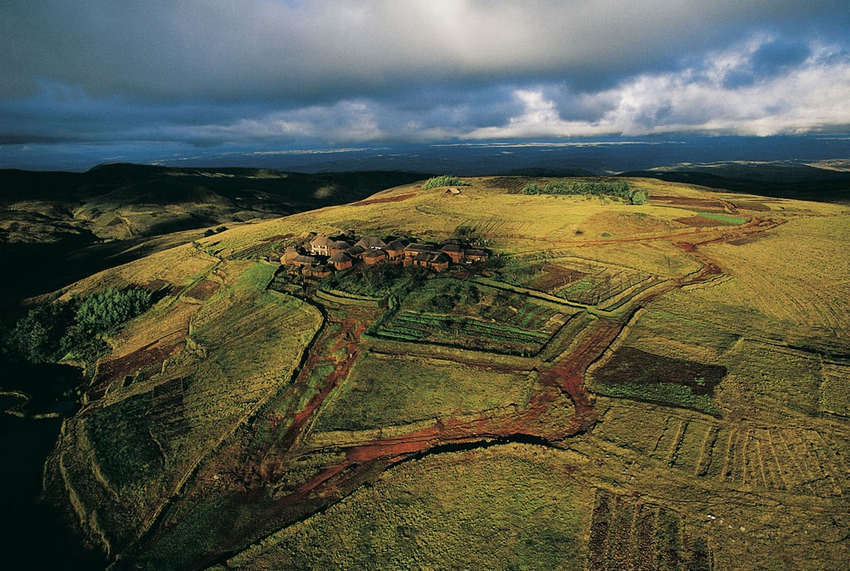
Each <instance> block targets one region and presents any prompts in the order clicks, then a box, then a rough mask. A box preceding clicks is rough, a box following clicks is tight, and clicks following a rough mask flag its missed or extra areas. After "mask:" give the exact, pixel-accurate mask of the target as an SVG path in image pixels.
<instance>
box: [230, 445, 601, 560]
mask: <svg viewBox="0 0 850 571" xmlns="http://www.w3.org/2000/svg"><path fill="white" fill-rule="evenodd" d="M562 462H563V461H562V460H561V455H560V454H559V453H555V452H548V451H546V450H543V449H537V448H536V447H528V446H519V445H510V446H500V447H498V448H496V449H488V450H480V451H474V452H457V453H449V454H441V455H439V456H431V457H428V458H425V459H422V460H417V461H414V462H408V463H406V464H404V465H402V466H400V467H398V468H396V469H393V470H392V471H390V472H388V473H387V474H385V475H384V477H382V479H381V480H379V481H378V482H377V483H376V484H375V485H374V486H369V487H364V488H361V489H360V490H358V491H357V492H355V493H354V494H352V495H351V496H350V497H349V498H347V499H345V500H343V501H342V502H340V503H339V504H337V505H335V506H333V507H331V508H330V509H328V510H327V511H326V512H324V513H322V514H320V515H317V516H314V517H311V518H309V519H307V520H306V521H304V522H302V523H299V524H296V525H294V526H291V527H289V528H286V529H284V530H282V531H280V532H278V533H276V534H275V535H273V536H271V537H270V538H268V539H267V540H266V541H264V542H263V543H262V544H259V545H257V546H255V547H252V548H250V549H248V550H246V551H244V552H242V553H241V554H239V555H237V556H236V557H234V558H233V559H232V560H231V562H230V563H231V565H232V566H235V567H240V568H252V569H267V568H290V569H292V568H341V567H345V568H394V569H400V568H423V567H425V568H478V569H484V568H486V569H528V568H540V569H551V568H556V567H557V568H563V569H584V566H585V558H586V544H585V540H584V537H583V535H584V529H585V527H586V526H587V524H588V520H589V516H590V510H591V507H592V502H593V495H592V489H590V488H586V487H584V486H582V485H581V484H579V483H578V482H576V481H575V480H573V479H571V478H570V477H569V476H567V475H565V474H563V473H561V472H559V467H560V466H561V465H562Z"/></svg>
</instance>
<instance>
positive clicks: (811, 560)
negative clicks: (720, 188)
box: [46, 177, 850, 569]
mask: <svg viewBox="0 0 850 571" xmlns="http://www.w3.org/2000/svg"><path fill="white" fill-rule="evenodd" d="M528 180H529V179H525V178H523V179H510V178H505V177H500V178H476V179H465V182H467V183H468V185H466V186H462V187H460V188H461V192H460V193H459V194H455V193H447V192H446V191H445V188H433V189H429V190H425V189H423V187H422V183H421V182H419V183H412V184H407V185H402V186H399V187H396V188H392V189H388V190H385V191H382V192H379V193H377V194H375V195H373V196H371V197H369V198H368V199H366V200H362V201H359V202H355V203H352V204H346V205H338V206H329V207H325V208H321V209H318V210H313V211H309V212H302V213H298V214H294V215H291V216H286V217H283V218H276V219H271V220H267V221H262V222H257V223H254V224H245V225H239V226H234V227H232V228H229V229H228V230H226V231H222V232H220V233H217V234H215V235H212V236H207V237H200V238H197V239H196V240H194V242H193V243H186V244H183V245H179V246H176V247H173V248H169V249H164V250H162V251H159V252H157V253H155V254H153V255H151V256H147V257H144V258H141V259H138V260H135V261H132V262H130V263H128V264H125V265H122V266H120V267H117V268H113V269H109V270H105V271H102V272H99V273H96V274H94V275H91V276H89V277H87V278H86V279H83V280H80V281H78V282H76V283H74V284H73V285H71V286H69V287H67V288H63V289H62V290H61V291H60V292H58V295H60V296H62V297H63V298H66V297H69V296H72V295H80V294H85V293H90V292H95V291H99V290H101V289H103V288H105V287H110V286H114V287H123V286H126V285H129V284H136V285H142V286H144V285H148V286H150V285H151V284H155V285H156V286H157V287H159V288H164V289H165V290H166V291H167V292H168V293H167V295H166V296H165V297H163V298H162V299H161V300H160V301H159V302H158V303H157V304H156V305H155V306H154V307H153V308H152V309H151V310H149V311H148V312H147V313H145V314H143V315H141V316H140V317H138V318H136V319H134V320H133V321H131V322H130V323H129V324H127V325H126V326H124V327H123V328H122V329H120V330H116V331H113V332H111V333H110V334H109V335H108V338H107V339H106V340H107V342H108V343H109V345H110V351H109V353H108V354H107V355H106V356H105V357H103V358H102V359H101V360H100V362H99V363H98V366H97V369H96V371H94V372H91V371H90V373H93V374H91V377H90V381H89V384H88V385H87V387H86V399H87V404H86V406H85V407H84V408H83V410H82V411H81V412H80V413H79V414H77V415H76V416H75V417H73V418H71V419H69V420H68V421H67V422H66V426H65V430H64V431H63V434H62V437H61V439H60V441H59V443H58V444H57V447H56V449H55V450H54V453H53V454H52V456H51V458H50V461H49V463H48V466H47V471H46V473H47V482H48V489H49V490H50V492H51V495H52V497H54V498H56V501H57V503H58V504H59V505H60V506H63V507H64V509H66V510H67V512H68V513H69V514H70V515H71V517H72V518H73V519H74V520H76V522H77V524H78V526H79V527H80V528H81V529H82V530H83V531H84V533H85V534H86V535H87V537H88V539H89V541H91V542H93V543H95V544H98V545H100V546H101V547H102V548H105V549H108V550H109V554H110V556H111V557H113V558H115V557H119V556H120V557H121V559H120V563H121V565H125V564H126V565H127V566H140V567H142V568H157V569H162V568H206V567H210V566H216V565H222V566H223V565H226V566H227V567H228V568H234V567H239V568H250V569H264V568H268V569H271V568H281V567H288V568H309V567H325V566H376V567H406V566H413V567H416V566H425V567H494V568H515V567H516V568H551V567H562V568H593V569H596V568H627V567H628V566H629V565H631V564H633V562H637V563H636V564H635V565H636V566H640V567H641V568H650V569H655V568H657V569H668V568H693V569H727V568H741V567H743V568H752V567H759V566H763V567H767V568H781V567H787V566H791V567H795V568H824V569H828V568H841V567H842V566H843V562H845V561H847V560H848V558H850V545H848V542H847V541H846V537H844V536H845V535H846V529H847V527H848V525H850V519H848V516H847V514H848V513H850V509H848V507H850V506H848V504H847V500H846V498H847V492H848V490H850V479H848V474H850V408H848V400H847V398H846V394H847V387H848V383H850V320H848V316H850V307H848V303H850V301H848V300H850V291H848V289H847V280H846V276H847V275H850V267H848V260H847V256H845V255H843V254H842V252H844V250H845V248H846V244H847V240H848V239H850V236H848V235H847V231H846V228H848V227H850V225H848V222H850V211H848V209H847V207H845V206H842V205H840V204H828V203H823V202H805V201H799V200H790V199H782V198H775V197H774V198H765V197H761V196H756V195H734V196H733V195H729V194H727V193H722V192H715V191H712V190H709V189H706V188H699V187H694V186H690V185H681V184H678V183H673V182H667V181H662V180H656V179H650V178H626V179H625V180H626V181H627V182H628V184H629V186H630V188H632V189H636V190H642V191H645V192H647V194H648V197H649V200H648V202H647V203H646V204H642V205H635V204H630V203H628V202H627V201H620V200H613V199H611V198H606V197H590V196H588V197H585V196H569V195H526V194H521V193H517V192H516V189H517V188H521V186H517V184H515V183H516V182H517V181H520V182H522V183H523V184H525V183H526V182H527V181H528ZM548 180H550V179H538V180H537V183H538V184H545V183H546V182H547V181H548ZM309 231H314V232H318V233H327V234H336V233H342V232H345V231H355V232H356V233H357V234H358V235H376V236H381V237H386V236H389V235H393V236H412V237H416V238H417V239H421V240H427V239H431V240H438V239H444V238H448V237H450V236H452V235H457V234H463V235H466V236H474V238H475V240H476V241H477V242H478V243H480V244H484V245H486V247H487V248H489V249H490V250H491V251H492V253H493V258H494V261H493V262H492V263H490V264H488V265H487V266H485V267H480V268H477V269H475V270H470V269H468V268H457V267H455V268H452V269H450V270H448V271H447V272H446V273H443V274H440V275H435V274H432V275H427V276H425V279H410V280H408V281H404V280H401V282H400V283H402V282H403V286H404V287H401V286H398V287H395V288H394V289H393V287H392V286H391V285H390V286H385V287H384V288H383V289H382V288H376V287H370V288H365V287H364V288H362V290H361V289H358V288H354V287H351V286H352V280H358V279H360V280H363V279H366V278H364V277H362V276H363V274H358V273H356V272H352V273H349V274H347V277H346V278H345V279H342V280H340V279H338V280H336V282H334V285H331V282H330V281H319V280H312V281H311V280H307V281H303V282H302V281H300V280H299V279H298V278H293V277H286V275H285V274H284V273H279V272H278V271H277V267H276V265H274V264H271V263H269V262H265V261H262V260H263V258H264V257H265V256H268V255H270V254H274V253H279V252H280V251H282V249H283V248H285V247H286V246H288V245H291V244H293V243H295V242H297V241H298V240H299V236H303V235H305V233H306V232H309ZM358 276H360V277H358ZM340 284H341V285H340ZM813 284H817V285H816V286H815V285H813ZM337 286H339V287H341V288H343V289H345V288H346V287H347V288H349V289H350V290H351V291H349V292H348V293H347V292H346V291H340V290H338V289H335V288H336V287H337ZM472 286H474V292H473V289H472ZM354 290H357V291H356V292H354ZM367 290H368V291H369V292H370V295H363V293H364V292H366V291H367ZM352 292H354V293H356V294H357V295H353V294H352ZM390 295H392V296H393V297H392V298H390ZM441 296H442V297H441ZM445 298H450V299H451V300H452V303H451V304H449V305H447V304H446V302H445ZM435 300H436V301H435ZM459 324H463V325H459ZM815 538H817V540H818V541H817V542H815Z"/></svg>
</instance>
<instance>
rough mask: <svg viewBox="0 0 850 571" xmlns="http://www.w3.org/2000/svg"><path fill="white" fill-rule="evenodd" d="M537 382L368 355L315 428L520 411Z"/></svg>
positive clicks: (434, 362)
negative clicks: (514, 408)
mask: <svg viewBox="0 0 850 571" xmlns="http://www.w3.org/2000/svg"><path fill="white" fill-rule="evenodd" d="M534 383H535V379H534V376H533V375H532V374H530V373H529V374H519V373H503V372H498V371H493V370H487V369H479V368H474V367H470V366H462V365H459V364H458V363H453V362H450V361H439V360H428V359H415V358H401V357H391V356H383V355H378V354H366V355H364V356H362V357H361V358H360V359H359V360H358V361H357V363H356V364H355V366H354V368H353V369H352V371H351V373H350V374H349V376H348V378H347V379H346V380H345V381H344V383H343V384H342V386H341V387H340V388H339V389H338V390H337V392H336V393H335V394H334V396H333V398H332V399H331V400H330V401H329V402H328V403H327V404H326V406H324V407H323V408H322V410H321V411H320V414H319V416H318V418H317V420H316V424H315V426H314V430H316V431H325V430H363V429H368V428H376V427H379V426H384V425H392V424H407V423H411V422H415V421H419V420H424V419H429V418H434V417H439V416H447V415H452V414H465V413H470V412H476V411H480V410H486V409H491V408H495V407H499V406H507V405H510V404H516V405H519V406H520V407H522V406H524V405H525V404H526V403H527V401H528V398H529V397H530V395H531V392H532V389H533V388H534Z"/></svg>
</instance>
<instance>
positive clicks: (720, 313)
mask: <svg viewBox="0 0 850 571" xmlns="http://www.w3.org/2000/svg"><path fill="white" fill-rule="evenodd" d="M834 208H835V207H834ZM848 242H850V225H848V224H847V223H846V218H841V217H837V216H822V217H807V218H804V219H791V220H789V221H788V222H787V223H786V224H783V225H782V226H779V227H778V228H775V229H773V230H772V231H771V232H770V233H768V234H767V235H765V236H764V237H761V238H759V239H758V240H755V241H753V242H749V243H746V244H743V245H734V244H708V245H706V246H703V249H704V251H705V253H706V254H708V255H709V256H711V257H712V258H714V259H716V260H717V261H718V263H719V264H720V266H721V267H722V268H723V270H724V272H726V273H728V274H729V275H730V276H731V277H732V279H730V280H726V281H723V282H722V283H718V284H715V285H711V286H710V287H701V288H695V289H691V290H688V291H681V290H680V291H675V292H671V293H670V294H669V295H666V296H664V297H662V298H660V299H659V300H657V302H656V305H657V307H660V308H664V309H666V310H668V311H669V312H671V313H675V314H677V315H687V316H690V317H691V318H692V319H697V320H700V321H702V322H704V323H710V324H713V325H715V326H718V327H721V328H723V329H726V330H729V331H735V332H741V333H747V334H748V335H751V336H753V337H767V338H770V339H773V340H777V341H778V340H781V341H785V342H790V343H792V344H797V345H814V346H816V347H818V346H819V347H822V348H823V349H826V350H827V351H829V352H839V353H841V352H845V353H846V347H847V346H848V344H850V323H848V321H847V319H846V316H847V315H850V282H848V281H847V280H846V279H844V278H843V277H842V276H848V275H850V256H847V255H846V245H847V243H848ZM842 347H843V349H842Z"/></svg>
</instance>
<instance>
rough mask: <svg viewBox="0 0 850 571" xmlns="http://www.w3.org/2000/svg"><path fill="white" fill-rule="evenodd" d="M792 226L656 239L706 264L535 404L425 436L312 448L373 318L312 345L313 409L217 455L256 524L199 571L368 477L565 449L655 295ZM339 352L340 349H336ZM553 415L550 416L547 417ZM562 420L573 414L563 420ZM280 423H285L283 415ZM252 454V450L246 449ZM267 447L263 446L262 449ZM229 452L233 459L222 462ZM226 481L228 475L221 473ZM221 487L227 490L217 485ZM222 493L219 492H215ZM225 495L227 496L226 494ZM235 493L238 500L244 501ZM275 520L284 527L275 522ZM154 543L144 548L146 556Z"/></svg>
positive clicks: (595, 339)
mask: <svg viewBox="0 0 850 571" xmlns="http://www.w3.org/2000/svg"><path fill="white" fill-rule="evenodd" d="M784 222H785V221H784V220H775V219H767V218H753V219H752V220H750V221H749V222H747V223H746V224H743V225H740V226H736V227H724V228H722V229H717V230H714V231H711V232H708V231H705V232H700V233H699V234H698V235H695V234H693V233H687V234H683V233H675V234H670V235H668V236H666V237H663V238H662V237H658V236H652V237H647V238H646V239H645V240H652V241H655V240H659V239H665V238H666V239H668V240H670V241H671V242H672V243H674V244H675V245H676V246H677V247H678V248H680V249H681V250H682V251H683V252H686V253H687V255H689V256H691V257H692V258H694V259H695V260H696V261H698V262H699V264H700V268H699V269H698V270H697V271H695V272H693V273H691V274H689V275H687V276H684V277H680V278H675V279H669V280H667V281H666V282H664V283H663V285H662V287H658V288H653V289H652V291H649V292H646V293H644V294H642V295H640V294H639V295H638V296H637V297H635V298H633V299H632V300H631V301H630V303H629V307H628V309H627V310H626V311H624V312H622V313H621V314H620V316H618V317H602V318H599V319H597V320H595V321H594V322H592V323H591V324H590V325H589V326H587V327H586V328H585V329H584V330H583V331H582V332H581V333H580V334H579V337H578V338H577V339H576V340H575V341H574V343H573V345H572V349H571V350H570V352H569V353H568V354H567V355H566V356H565V357H563V358H562V359H560V360H559V361H557V362H555V363H553V364H551V366H550V367H549V368H547V369H545V370H541V371H538V373H539V379H540V384H541V385H542V387H543V389H542V390H541V391H539V392H538V393H537V394H535V395H534V396H533V397H532V398H531V400H530V402H529V404H528V405H527V406H526V407H525V408H523V409H520V410H515V411H511V410H506V411H504V412H500V413H496V414H493V413H482V414H480V415H478V416H473V417H469V416H466V417H464V418H454V417H449V418H443V419H441V420H440V421H439V422H436V423H435V424H434V425H432V426H429V427H428V428H424V429H419V430H415V431H412V432H409V433H406V434H403V435H401V436H395V437H390V438H380V439H375V440H368V441H361V442H356V443H348V444H339V445H336V446H329V447H323V448H312V449H311V448H307V447H305V446H304V445H303V436H304V432H305V428H306V427H308V426H309V423H310V422H309V421H310V420H311V418H312V416H313V415H314V414H315V411H316V410H317V409H318V408H319V406H320V405H321V404H322V402H323V401H324V400H325V398H326V397H327V396H328V394H330V393H331V391H332V390H333V389H334V388H335V387H336V386H337V384H338V383H339V381H340V380H341V379H343V378H344V377H345V376H346V375H347V374H348V372H349V370H350V368H351V366H352V364H353V362H354V360H355V359H356V357H357V354H358V346H359V340H360V336H361V334H362V333H363V331H365V328H366V326H367V324H368V322H367V321H366V320H365V319H364V318H357V317H353V318H348V319H346V320H344V321H343V323H342V326H341V327H338V328H337V330H335V332H334V333H333V334H330V333H328V334H327V335H326V337H325V339H324V341H323V342H321V343H317V344H314V345H313V347H311V349H310V351H311V353H310V355H309V357H308V360H307V362H306V365H305V367H304V368H303V369H302V370H301V371H300V373H299V376H298V378H297V379H296V382H295V384H294V385H293V387H292V388H291V389H290V390H291V391H298V390H301V391H306V390H307V389H306V386H307V383H306V382H302V381H304V380H306V379H308V378H309V377H310V375H311V374H312V373H313V371H314V370H315V367H316V366H317V365H318V364H320V363H330V364H332V365H333V372H331V373H330V374H328V375H326V376H325V378H324V379H323V380H322V381H321V383H320V386H319V388H318V391H316V393H315V394H314V396H312V397H311V398H310V399H308V400H307V402H306V405H305V406H304V407H303V408H302V409H301V410H298V411H297V412H295V414H294V416H293V417H292V418H291V419H289V420H288V421H285V422H283V423H281V424H279V429H280V433H279V434H278V436H277V437H276V438H273V439H271V440H270V441H264V442H265V444H260V440H251V441H249V442H243V443H242V444H241V445H238V446H237V447H236V448H237V449H238V448H239V447H240V446H241V450H237V449H234V448H230V449H227V450H223V451H222V452H221V454H219V455H218V456H219V458H217V459H216V463H217V467H218V470H217V471H219V473H220V469H221V462H222V460H224V462H228V461H229V462H230V464H231V465H233V464H234V463H236V462H239V461H240V459H241V460H242V461H245V462H246V465H243V466H233V469H232V472H231V473H232V474H238V476H237V477H233V479H232V480H231V481H230V482H229V483H228V484H227V486H228V487H229V493H230V494H231V499H230V500H228V503H229V505H230V506H231V507H232V506H236V505H238V506H240V508H241V509H245V508H246V507H247V506H250V510H251V513H252V516H253V517H251V518H243V519H244V520H245V521H243V522H242V523H241V524H239V525H238V526H234V525H233V523H232V522H222V523H221V524H220V525H221V526H222V529H220V530H213V531H211V533H215V535H216V537H217V538H218V540H219V541H218V543H217V546H218V547H217V548H216V549H215V550H214V551H210V552H207V553H205V554H204V555H203V556H200V557H199V558H198V559H197V560H195V565H194V566H197V567H199V568H200V567H204V566H207V565H209V564H212V563H216V562H225V561H226V560H227V558H228V557H229V556H231V555H232V554H234V553H236V552H238V551H239V550H240V549H242V548H244V547H245V544H244V542H245V541H246V540H252V539H253V540H256V539H257V538H259V537H262V536H264V535H268V534H269V533H272V532H273V531H275V530H276V529H280V528H281V527H285V526H286V525H289V524H292V523H294V522H295V521H298V520H300V519H303V518H304V517H307V516H309V515H311V514H313V513H316V512H318V511H321V510H323V509H325V508H327V507H328V506H329V505H331V504H333V503H335V502H336V501H338V500H339V499H341V498H342V497H344V496H345V495H347V494H348V493H350V492H352V491H353V490H354V489H356V488H357V487H358V486H359V485H360V484H362V483H363V482H366V481H370V480H374V479H376V478H378V477H379V476H380V474H381V473H382V472H383V471H384V470H386V469H387V468H389V467H391V466H393V465H396V464H398V463H400V462H404V461H406V460H409V459H411V458H416V457H421V456H422V455H425V454H428V453H431V452H437V451H440V450H447V449H455V448H458V447H474V446H486V445H490V444H492V443H494V442H495V443H499V442H511V441H519V442H537V443H540V444H546V445H549V446H555V447H559V446H560V445H561V444H560V443H561V442H562V441H564V440H565V439H567V438H569V437H571V436H574V435H576V434H579V433H582V432H585V431H587V430H589V429H590V428H591V427H592V426H593V425H594V424H595V423H596V420H597V415H596V411H595V409H594V399H593V397H592V396H591V395H590V394H589V393H588V392H587V391H586V389H585V383H584V376H585V372H586V371H587V368H588V367H589V366H590V365H591V364H592V363H593V362H595V361H596V360H598V359H599V358H600V357H601V356H602V355H603V354H604V353H605V351H606V349H607V348H608V347H609V346H610V345H611V343H612V342H613V341H614V339H616V337H617V336H618V335H620V333H621V332H622V330H623V327H624V326H625V325H626V323H627V322H628V321H629V319H630V318H631V316H632V315H633V314H634V312H635V311H636V310H637V309H639V308H640V307H642V306H644V305H645V304H646V303H648V302H649V301H651V300H652V299H653V298H655V297H657V296H660V295H663V294H665V293H668V292H670V291H673V290H675V289H678V288H681V287H684V286H689V285H695V284H700V283H704V282H707V281H709V280H712V279H715V278H716V277H718V276H720V275H722V270H721V268H720V267H719V266H718V265H717V264H716V263H715V262H714V261H713V260H711V259H710V258H709V257H708V256H706V255H705V254H703V253H702V252H700V251H699V250H698V248H699V246H702V245H705V244H710V243H716V242H728V241H732V240H738V239H741V238H745V237H753V236H756V235H760V234H763V233H764V232H766V231H768V230H771V229H773V228H775V227H776V226H779V225H780V224H782V223H784ZM684 237H687V238H691V239H693V238H702V239H701V240H700V241H698V242H694V241H687V242H684V241H677V240H679V239H681V238H684ZM621 241H622V242H639V241H641V239H640V238H634V239H625V240H602V241H597V242H588V243H585V244H583V245H585V246H593V245H601V244H610V243H613V242H621ZM329 348H330V350H329ZM341 348H344V349H345V350H346V352H347V355H348V357H347V358H342V359H338V358H336V357H332V356H331V355H332V354H334V353H335V352H338V350H339V349H341ZM570 407H572V411H573V412H572V414H571V415H570V416H569V417H568V420H567V421H566V422H564V423H563V424H561V425H558V424H557V423H555V422H553V421H552V418H553V417H552V416H551V413H552V412H553V410H555V409H559V410H561V411H564V410H566V411H569V410H570ZM547 414H550V416H549V417H547ZM557 418H564V417H563V416H560V417H557ZM277 420H278V421H280V420H283V419H280V418H279V417H278V419H277ZM269 422H271V421H270V419H269V418H263V417H259V418H256V419H254V421H253V423H252V425H253V426H255V427H256V426H258V425H260V424H261V423H266V426H268V423H269ZM246 446H247V447H248V448H249V449H245V447H246ZM257 446H263V447H264V448H263V449H257ZM329 451H330V452H335V453H338V454H337V457H339V454H342V456H343V459H342V460H341V461H337V462H334V463H333V464H329V465H326V466H324V467H323V468H321V469H319V471H318V473H317V474H316V475H315V476H313V477H312V478H310V479H309V480H307V481H306V482H304V483H303V484H301V485H300V486H298V487H297V488H296V489H295V490H294V491H291V492H289V493H288V494H285V495H282V496H277V497H272V496H270V494H269V492H268V489H269V488H273V487H274V486H275V484H276V482H277V481H278V480H280V479H281V478H282V477H283V474H284V473H285V472H286V470H287V467H288V466H289V465H291V461H292V460H294V459H298V458H303V457H306V456H309V455H311V454H316V453H321V452H329ZM222 454H226V455H227V456H228V458H229V460H225V459H223V458H221V456H222ZM210 477H211V476H210V472H209V471H207V473H206V474H204V472H203V471H202V472H201V473H200V474H199V475H198V477H197V479H196V486H195V489H194V490H193V491H192V492H190V493H188V494H187V497H185V498H183V499H184V500H189V499H191V498H198V497H204V496H205V494H206V493H207V492H208V491H210V490H209V489H208V487H207V485H206V483H205V481H206V482H209V480H208V478H210ZM216 479H218V478H217V477H216ZM217 487H218V489H219V490H220V489H221V484H220V483H219V484H218V485H217ZM212 493H216V492H212ZM218 493H221V492H220V491H219V492H218ZM234 494H235V495H234ZM167 520H168V518H166V521H165V522H163V525H160V526H158V527H159V528H160V529H156V530H152V531H153V533H152V534H151V535H150V536H149V537H148V538H147V541H145V542H144V543H148V544H149V543H152V542H156V541H157V540H158V539H159V538H161V537H162V535H163V534H164V533H165V532H167V528H168V527H170V525H173V524H174V523H176V522H174V521H171V522H169V521H167ZM271 523H274V525H271ZM145 547H146V546H144V545H137V546H136V548H137V549H139V550H140V551H141V550H144V549H145Z"/></svg>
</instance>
